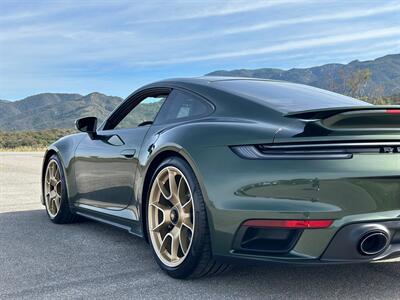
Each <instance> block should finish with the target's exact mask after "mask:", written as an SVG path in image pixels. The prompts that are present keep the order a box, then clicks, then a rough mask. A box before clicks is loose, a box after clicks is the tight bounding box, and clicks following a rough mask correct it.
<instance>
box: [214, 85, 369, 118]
mask: <svg viewBox="0 0 400 300" xmlns="http://www.w3.org/2000/svg"><path fill="white" fill-rule="evenodd" d="M214 84H215V85H217V86H218V87H220V88H223V89H224V90H227V91H229V92H233V93H234V94H238V95H242V96H245V97H249V98H253V99H254V100H257V101H259V102H261V103H265V105H267V106H268V107H270V108H272V109H275V110H278V111H281V112H283V113H290V112H298V111H303V110H313V109H324V108H333V107H346V106H366V105H371V104H369V103H367V102H364V101H361V100H357V99H354V98H350V97H347V96H343V95H340V94H336V93H332V92H329V91H326V90H322V89H318V88H314V87H309V86H306V85H301V84H293V83H288V82H279V81H262V80H221V81H215V82H214Z"/></svg>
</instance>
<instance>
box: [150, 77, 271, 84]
mask: <svg viewBox="0 0 400 300" xmlns="http://www.w3.org/2000/svg"><path fill="white" fill-rule="evenodd" d="M238 80H246V81H270V82H278V80H272V79H264V78H254V77H229V76H199V77H182V78H170V79H164V80H161V81H158V82H155V83H157V84H160V83H163V82H166V83H168V82H175V83H179V82H181V83H194V84H208V83H212V82H218V81H238Z"/></svg>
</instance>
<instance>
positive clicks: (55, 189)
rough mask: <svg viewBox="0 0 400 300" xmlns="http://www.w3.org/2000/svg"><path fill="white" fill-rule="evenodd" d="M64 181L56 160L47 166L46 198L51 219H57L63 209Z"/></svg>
mask: <svg viewBox="0 0 400 300" xmlns="http://www.w3.org/2000/svg"><path fill="white" fill-rule="evenodd" d="M61 197H62V181H61V173H60V168H59V166H58V163H57V161H56V160H54V159H52V160H50V161H49V163H48V165H47V170H46V175H45V182H44V198H45V204H46V209H47V212H48V214H49V216H50V217H51V218H55V217H56V216H57V214H58V212H59V211H60V208H61Z"/></svg>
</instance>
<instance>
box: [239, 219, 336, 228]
mask: <svg viewBox="0 0 400 300" xmlns="http://www.w3.org/2000/svg"><path fill="white" fill-rule="evenodd" d="M332 223H333V220H247V221H246V222H244V223H243V226H246V227H272V228H299V229H300V228H303V229H317V228H327V227H329V226H331V225H332Z"/></svg>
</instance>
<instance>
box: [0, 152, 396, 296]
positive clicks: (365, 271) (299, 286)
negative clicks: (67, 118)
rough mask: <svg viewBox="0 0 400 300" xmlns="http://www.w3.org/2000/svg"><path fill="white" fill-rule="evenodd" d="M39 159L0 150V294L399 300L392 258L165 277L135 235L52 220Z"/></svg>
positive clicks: (144, 245)
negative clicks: (43, 197) (41, 195)
mask: <svg viewBox="0 0 400 300" xmlns="http://www.w3.org/2000/svg"><path fill="white" fill-rule="evenodd" d="M41 159H42V154H41V153H1V152H0V299H55V298H61V299H65V298H85V299H88V298H89V299H94V298H95V299H108V298H119V299H243V298H246V299H287V298H290V299H343V298H345V299H347V298H351V299H400V260H393V261H388V262H384V263H376V264H361V265H339V266H309V267H304V266H291V265H273V264H270V265H262V266H246V265H241V266H237V267H235V268H234V269H233V270H231V271H230V272H228V273H226V274H223V275H221V276H218V277H213V278H205V279H200V280H193V281H179V280H174V279H171V278H169V277H168V276H166V275H165V274H163V273H162V272H161V271H160V270H159V268H158V267H157V265H156V263H155V262H154V261H153V258H152V256H151V253H150V249H149V247H148V245H147V244H146V243H145V242H144V241H142V240H141V239H139V238H137V237H135V236H132V235H129V234H128V233H126V232H124V231H121V230H119V229H115V228H112V227H110V226H107V225H103V224H99V223H95V222H91V221H87V222H83V223H79V224H71V225H55V224H52V223H51V222H50V221H49V220H48V219H47V216H46V213H45V211H44V209H43V207H42V206H41V204H40V201H39V192H40V186H39V177H40V167H41Z"/></svg>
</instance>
